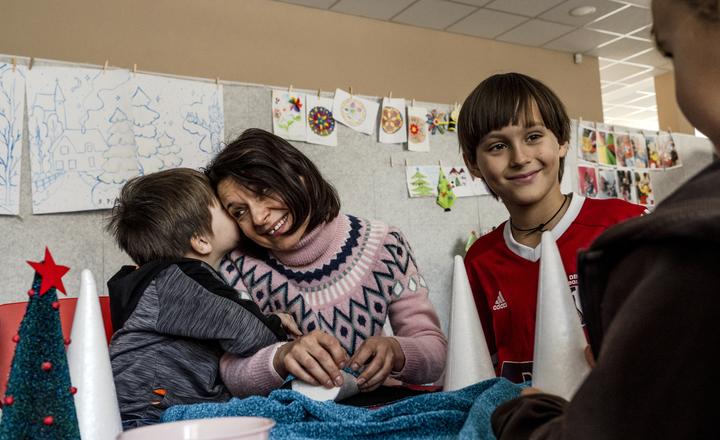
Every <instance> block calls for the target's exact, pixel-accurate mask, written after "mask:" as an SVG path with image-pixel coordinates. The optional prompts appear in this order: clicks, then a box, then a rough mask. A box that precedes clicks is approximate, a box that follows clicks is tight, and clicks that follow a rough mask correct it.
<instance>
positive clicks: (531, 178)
mask: <svg viewBox="0 0 720 440" xmlns="http://www.w3.org/2000/svg"><path fill="white" fill-rule="evenodd" d="M533 107H535V106H533ZM532 119H533V120H532V121H528V122H526V121H524V120H522V119H521V120H520V121H518V125H507V126H505V127H503V128H501V129H499V130H494V131H491V132H490V133H488V134H487V136H485V137H484V138H483V139H482V141H481V142H480V144H479V145H478V146H477V150H476V154H477V160H476V163H475V164H474V166H473V167H471V168H472V172H473V174H475V175H476V176H478V177H482V179H483V180H484V181H485V183H486V184H487V185H488V186H489V187H490V189H492V190H493V192H495V194H497V196H498V197H499V198H500V199H501V200H502V201H503V202H504V203H505V204H511V205H516V206H527V205H533V204H535V203H538V202H541V201H542V200H544V199H545V198H546V197H547V196H548V195H549V194H554V193H555V192H557V193H559V192H560V179H559V178H558V172H559V168H560V158H562V157H565V155H566V154H567V148H568V145H567V143H565V144H563V145H560V144H559V142H558V140H557V137H556V136H555V134H553V132H552V131H550V130H549V129H548V128H546V127H545V124H544V123H543V122H542V116H541V115H540V112H539V111H538V110H537V108H533V111H532Z"/></svg>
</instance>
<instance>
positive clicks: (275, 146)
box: [205, 128, 340, 234]
mask: <svg viewBox="0 0 720 440" xmlns="http://www.w3.org/2000/svg"><path fill="white" fill-rule="evenodd" d="M205 174H206V175H207V176H208V178H209V179H210V183H211V184H212V186H213V187H214V188H215V189H217V187H218V185H219V184H220V182H222V181H223V180H225V179H230V180H231V181H232V182H234V183H236V184H239V185H241V186H243V187H245V188H247V189H249V190H251V191H253V192H255V193H258V194H270V195H271V196H273V197H275V196H276V197H279V198H280V199H282V201H283V202H284V203H285V204H286V205H287V208H288V210H289V211H290V213H291V214H292V218H293V219H296V221H294V222H293V225H292V227H291V229H290V231H288V234H292V233H293V232H295V231H296V230H297V229H298V228H299V227H300V226H301V225H302V223H303V222H304V221H305V220H306V219H308V218H309V222H308V226H307V230H308V231H310V230H312V229H313V228H315V227H316V226H318V225H319V224H321V223H323V222H327V221H330V220H332V219H334V218H335V217H337V215H338V213H339V212H340V199H339V198H338V195H337V192H336V191H335V188H333V186H332V185H331V184H330V183H329V182H327V181H326V180H325V179H324V178H323V177H322V175H321V174H320V171H319V170H318V169H317V167H316V166H315V164H313V163H312V161H311V160H310V159H308V158H307V157H306V156H305V155H304V154H303V153H301V152H300V150H298V149H297V148H295V147H293V146H292V145H290V143H289V142H288V141H286V140H285V139H283V138H281V137H279V136H276V135H274V134H272V133H269V132H267V131H265V130H261V129H259V128H251V129H248V130H245V131H244V132H243V133H242V135H240V137H238V138H237V139H235V140H234V141H233V142H231V143H230V144H228V145H227V146H226V147H225V148H224V149H223V150H222V151H221V152H220V153H219V154H218V155H217V156H216V157H215V158H214V159H213V161H212V162H211V163H210V164H209V165H208V167H207V168H206V170H205Z"/></svg>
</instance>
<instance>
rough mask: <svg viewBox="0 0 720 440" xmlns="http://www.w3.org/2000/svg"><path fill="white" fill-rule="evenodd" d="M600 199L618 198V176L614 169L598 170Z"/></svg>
mask: <svg viewBox="0 0 720 440" xmlns="http://www.w3.org/2000/svg"><path fill="white" fill-rule="evenodd" d="M597 175H598V195H597V198H598V199H612V198H617V197H619V196H618V187H617V174H616V173H615V170H614V169H612V168H598V170H597Z"/></svg>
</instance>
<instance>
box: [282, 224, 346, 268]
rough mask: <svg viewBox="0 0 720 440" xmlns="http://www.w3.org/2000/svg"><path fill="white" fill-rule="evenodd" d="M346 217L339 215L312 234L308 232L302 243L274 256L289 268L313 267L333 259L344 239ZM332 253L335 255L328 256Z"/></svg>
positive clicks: (321, 225)
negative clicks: (314, 264)
mask: <svg viewBox="0 0 720 440" xmlns="http://www.w3.org/2000/svg"><path fill="white" fill-rule="evenodd" d="M344 218H345V216H344V215H343V214H338V215H337V216H336V217H335V218H334V219H332V220H330V221H329V222H327V223H321V224H320V225H318V226H317V227H315V229H313V230H312V231H310V232H306V233H305V235H304V236H303V237H302V238H301V239H300V241H299V242H298V243H297V244H296V245H295V246H293V247H292V249H289V250H286V251H273V252H272V256H273V257H275V259H276V260H278V261H279V262H280V263H282V264H283V265H285V266H288V267H304V266H311V265H313V263H315V262H316V261H318V260H321V261H326V260H329V259H331V258H332V257H333V256H334V254H335V253H336V251H337V249H339V248H340V246H341V244H340V243H339V242H338V240H342V239H343V237H342V236H343V235H344V234H342V231H341V226H342V223H343V221H342V220H343V219H344ZM330 251H332V254H333V255H326V254H327V253H328V252H330Z"/></svg>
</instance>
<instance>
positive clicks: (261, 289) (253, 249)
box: [206, 129, 447, 396]
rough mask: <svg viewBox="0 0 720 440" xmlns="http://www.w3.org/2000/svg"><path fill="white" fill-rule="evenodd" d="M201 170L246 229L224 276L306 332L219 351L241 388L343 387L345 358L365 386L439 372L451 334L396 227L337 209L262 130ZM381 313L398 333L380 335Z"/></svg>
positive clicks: (305, 164)
mask: <svg viewBox="0 0 720 440" xmlns="http://www.w3.org/2000/svg"><path fill="white" fill-rule="evenodd" d="M206 174H207V175H208V177H209V179H210V181H211V183H212V184H213V186H214V187H215V188H216V191H217V193H218V196H219V198H220V200H221V202H222V205H223V206H224V207H225V209H226V210H227V211H228V213H229V214H230V215H231V216H232V217H233V218H234V219H235V220H236V221H237V223H238V225H239V226H240V230H241V231H242V233H243V235H244V236H245V237H244V239H243V240H242V241H241V245H240V248H238V249H236V250H235V251H233V252H232V253H230V255H229V256H228V258H226V259H225V260H224V261H223V262H222V263H221V273H222V274H223V276H225V278H226V280H228V282H229V284H230V285H232V286H233V287H235V289H237V290H238V291H242V292H246V293H247V294H248V295H249V296H250V297H251V298H252V299H253V300H254V301H255V302H256V303H257V304H258V306H259V307H260V309H261V310H262V311H263V312H266V313H267V312H273V311H280V312H286V313H289V314H291V315H293V317H294V318H295V320H296V321H297V323H298V325H299V327H300V329H301V330H302V332H303V333H304V336H303V337H301V338H298V339H296V340H294V341H292V342H288V343H276V344H273V345H272V346H270V347H267V348H264V349H261V350H260V351H258V352H257V354H255V355H254V356H244V357H243V356H234V355H226V356H224V357H223V359H222V360H221V372H222V376H223V379H224V380H225V383H226V384H227V385H228V387H229V388H230V390H231V391H232V392H233V393H234V394H235V395H238V396H245V395H252V394H267V393H269V392H270V391H272V390H273V389H275V388H278V387H280V386H281V385H282V384H283V381H284V380H285V378H286V377H287V375H288V374H293V375H294V376H295V377H298V378H300V379H302V380H304V381H305V382H308V383H310V384H314V385H323V386H326V387H332V386H340V385H341V384H342V382H343V376H342V374H341V373H340V370H341V369H342V368H345V367H349V368H351V369H352V370H355V371H356V372H361V373H360V375H359V376H358V380H357V383H358V385H359V389H360V390H361V391H371V390H373V389H376V388H377V387H379V386H380V385H382V384H383V383H384V382H385V381H386V380H387V379H388V378H392V379H397V380H399V381H402V382H408V383H412V384H426V383H430V382H434V381H436V380H438V378H439V377H440V375H441V374H442V372H443V369H444V367H445V357H446V345H447V343H446V339H445V336H444V335H443V333H442V331H441V330H440V325H439V321H438V317H437V314H436V312H435V309H434V307H433V305H432V303H431V302H430V300H429V298H428V287H427V284H426V282H425V280H424V279H423V277H422V275H421V274H420V273H419V272H418V268H417V266H416V263H415V257H414V256H413V253H412V250H411V248H410V244H409V243H408V241H407V239H406V238H405V237H404V236H403V234H402V233H401V232H400V231H399V230H398V229H396V228H393V227H391V226H388V225H386V224H384V223H382V222H379V221H370V220H365V219H361V218H358V217H354V216H351V215H345V214H341V213H340V211H339V210H340V201H339V199H338V196H337V193H336V191H335V189H334V188H333V187H332V185H330V184H329V183H328V182H327V181H326V180H325V179H324V178H323V177H322V175H321V174H320V172H319V171H318V169H317V168H316V167H315V165H314V164H313V163H312V162H311V161H310V160H309V159H308V158H307V157H306V156H305V155H303V154H302V153H301V152H300V151H299V150H297V149H296V148H295V147H293V146H292V145H290V144H289V143H288V142H287V141H285V140H284V139H282V138H280V137H278V136H275V135H273V134H271V133H268V132H266V131H264V130H260V129H250V130H247V131H245V132H244V133H243V134H242V135H241V136H240V137H239V138H238V139H236V140H235V141H233V142H232V143H230V144H229V145H228V146H227V147H225V149H224V150H222V151H221V152H220V153H219V154H218V156H217V157H216V158H215V159H214V160H213V161H212V163H211V164H210V165H209V166H208V168H207V170H206ZM386 320H389V321H390V324H391V326H392V329H393V331H394V336H386V335H385V334H384V332H383V326H384V324H385V322H386Z"/></svg>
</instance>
